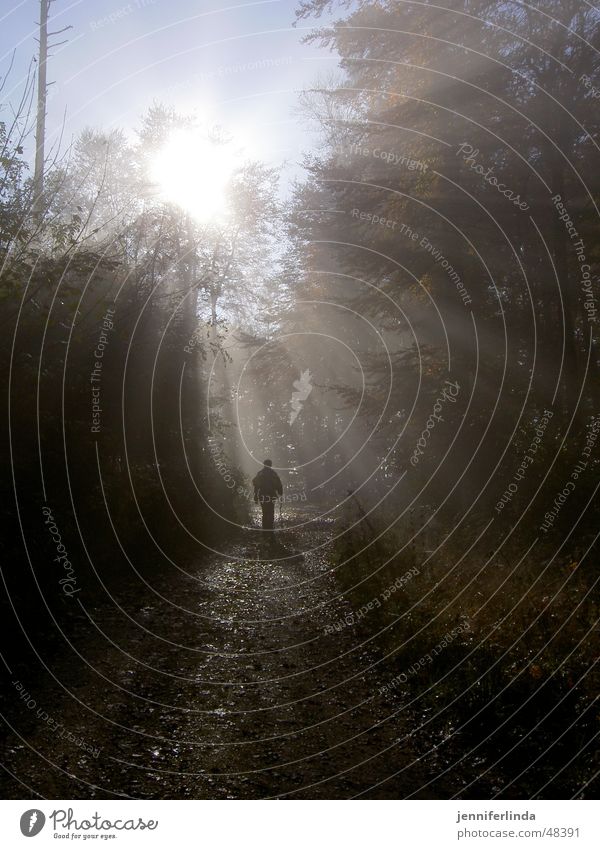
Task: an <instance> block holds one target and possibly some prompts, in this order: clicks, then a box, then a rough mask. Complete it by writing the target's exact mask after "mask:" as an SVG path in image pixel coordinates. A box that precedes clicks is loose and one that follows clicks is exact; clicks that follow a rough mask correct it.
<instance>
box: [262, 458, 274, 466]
mask: <svg viewBox="0 0 600 849" xmlns="http://www.w3.org/2000/svg"><path fill="white" fill-rule="evenodd" d="M272 465H273V461H272V460H263V466H268V467H269V468H271V466H272Z"/></svg>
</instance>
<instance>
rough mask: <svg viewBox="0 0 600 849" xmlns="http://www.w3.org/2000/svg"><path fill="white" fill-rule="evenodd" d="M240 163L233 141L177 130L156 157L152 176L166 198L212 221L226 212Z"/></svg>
mask: <svg viewBox="0 0 600 849" xmlns="http://www.w3.org/2000/svg"><path fill="white" fill-rule="evenodd" d="M240 165H241V159H240V156H239V154H238V155H236V152H235V151H234V150H233V148H232V146H231V144H229V143H224V144H220V143H217V142H212V141H210V139H207V138H206V137H205V136H202V135H201V134H200V133H199V132H198V131H194V130H176V131H175V132H173V133H172V134H171V136H170V138H169V140H168V141H167V143H166V144H165V146H164V147H163V148H162V149H161V150H159V151H158V153H157V154H156V155H155V156H154V158H153V160H152V162H151V165H150V177H151V179H152V180H153V181H154V182H155V183H156V184H157V186H158V189H159V193H160V195H161V197H162V198H163V199H164V200H166V201H169V202H171V203H176V204H177V205H178V206H180V207H182V209H185V210H186V211H187V212H189V213H190V215H193V216H194V217H195V218H197V219H198V220H199V221H209V220H211V219H213V218H215V217H218V216H220V215H222V214H223V213H224V212H225V210H226V207H227V187H228V185H229V182H230V180H231V177H232V174H233V172H234V171H235V170H236V168H238V167H239V166H240Z"/></svg>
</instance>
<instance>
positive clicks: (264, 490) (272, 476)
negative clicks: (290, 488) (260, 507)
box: [252, 466, 283, 501]
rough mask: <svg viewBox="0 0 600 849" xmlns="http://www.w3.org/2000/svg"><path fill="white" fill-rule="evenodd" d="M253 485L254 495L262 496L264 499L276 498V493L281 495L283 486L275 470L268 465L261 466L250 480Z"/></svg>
mask: <svg viewBox="0 0 600 849" xmlns="http://www.w3.org/2000/svg"><path fill="white" fill-rule="evenodd" d="M252 484H253V485H254V497H255V498H259V499H261V498H264V499H265V500H266V501H268V500H270V499H272V498H277V496H278V495H283V486H282V484H281V479H280V477H279V475H278V474H277V472H274V471H273V469H272V468H271V467H270V466H263V468H262V469H261V470H260V472H259V473H258V474H257V475H256V477H255V478H254V480H253V481H252Z"/></svg>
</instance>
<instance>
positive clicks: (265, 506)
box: [252, 460, 283, 537]
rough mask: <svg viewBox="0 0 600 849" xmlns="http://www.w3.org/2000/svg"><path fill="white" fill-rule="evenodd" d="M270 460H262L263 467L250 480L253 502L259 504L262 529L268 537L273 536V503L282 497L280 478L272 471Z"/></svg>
mask: <svg viewBox="0 0 600 849" xmlns="http://www.w3.org/2000/svg"><path fill="white" fill-rule="evenodd" d="M272 465H273V461H272V460H263V467H262V469H261V470H260V472H259V473H258V474H257V475H256V477H255V478H253V480H252V485H253V487H254V501H255V502H256V503H260V506H261V508H262V527H263V531H267V533H268V535H269V536H270V537H272V536H273V525H274V523H275V503H276V501H277V499H278V498H279V497H280V496H281V495H283V485H282V483H281V478H280V477H279V475H278V474H277V472H276V471H274V469H272V468H271V467H272Z"/></svg>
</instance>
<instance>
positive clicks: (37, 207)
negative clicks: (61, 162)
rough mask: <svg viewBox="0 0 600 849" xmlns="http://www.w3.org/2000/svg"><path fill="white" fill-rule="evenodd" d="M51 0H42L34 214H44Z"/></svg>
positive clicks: (37, 217) (39, 216) (38, 217)
mask: <svg viewBox="0 0 600 849" xmlns="http://www.w3.org/2000/svg"><path fill="white" fill-rule="evenodd" d="M50 2H51V0H40V39H39V40H40V50H39V54H38V80H37V122H36V129H35V171H34V175H33V209H32V212H33V215H34V217H35V218H36V219H38V220H39V219H40V218H41V215H42V194H43V191H44V160H45V146H46V96H47V92H48V87H47V82H46V63H47V61H48V9H49V8H50Z"/></svg>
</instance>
